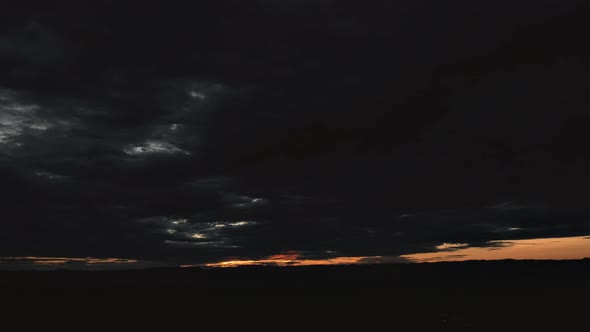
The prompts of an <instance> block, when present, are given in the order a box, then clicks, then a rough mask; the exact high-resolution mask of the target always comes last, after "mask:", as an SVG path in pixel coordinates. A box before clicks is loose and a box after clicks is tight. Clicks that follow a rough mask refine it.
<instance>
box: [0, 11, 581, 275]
mask: <svg viewBox="0 0 590 332" xmlns="http://www.w3.org/2000/svg"><path fill="white" fill-rule="evenodd" d="M25 2H26V4H24V5H23V7H22V8H21V7H14V8H12V9H11V10H9V11H7V12H6V13H3V14H1V15H2V18H3V20H2V25H1V28H0V71H2V72H3V73H4V74H3V75H2V77H0V183H1V184H2V191H1V194H0V195H1V196H0V201H2V205H3V209H2V210H3V216H2V218H1V219H2V222H1V223H0V230H1V231H0V252H2V253H3V255H2V256H7V257H8V256H10V257H16V256H41V257H47V256H60V257H89V256H92V257H121V258H129V259H139V260H149V261H160V262H166V263H175V264H176V263H177V264H192V263H199V262H212V261H216V260H220V259H225V258H227V257H246V258H252V259H256V258H264V257H269V256H272V255H276V254H279V253H281V252H289V251H297V252H299V253H302V255H305V256H306V257H309V258H310V259H311V258H318V259H319V258H330V257H336V256H344V257H368V256H395V255H400V254H408V253H414V252H420V251H429V250H432V249H433V248H436V246H438V245H440V244H441V243H466V244H468V245H482V244H485V243H487V241H490V240H501V239H516V238H531V237H549V236H559V235H582V234H587V233H588V232H589V231H590V224H589V223H588V222H587V219H586V218H587V217H588V215H589V214H590V211H589V210H588V209H587V208H586V206H587V203H588V202H587V198H586V197H588V191H589V190H588V188H590V187H589V186H588V185H589V184H590V182H589V179H590V178H588V176H587V169H588V166H590V162H589V161H590V158H589V157H590V156H589V155H588V153H587V149H586V148H585V146H584V142H586V141H587V140H588V139H590V136H589V134H588V131H587V125H588V124H590V116H589V114H588V110H589V109H590V108H589V107H588V106H589V105H588V104H589V102H588V99H587V96H586V91H585V86H586V78H587V76H588V74H589V72H590V68H589V67H588V62H587V60H586V58H587V56H588V54H587V53H586V51H585V50H584V47H583V42H582V40H583V35H582V33H581V31H585V28H587V26H586V25H588V23H587V20H586V19H585V17H586V16H585V14H587V13H588V8H587V7H588V5H587V4H585V3H583V2H581V1H573V0H572V1H543V2H538V1H525V0H519V1H483V2H481V1H480V2H477V3H474V2H472V1H451V2H444V3H439V2H436V1H426V0H424V1H411V2H410V1H408V2H403V1H402V2H395V3H392V2H389V1H377V2H374V3H371V4H360V2H354V1H329V0H326V1H287V2H285V1H281V2H280V3H278V2H273V1H262V0H261V1H248V2H243V1H229V0H224V1H205V2H202V1H201V2H199V3H198V4H192V5H188V4H178V5H172V4H170V5H158V6H152V5H149V4H143V5H142V6H141V7H140V8H138V7H137V6H131V5H126V4H120V3H118V2H114V1H101V2H95V3H94V4H93V5H84V6H83V5H81V4H77V3H70V2H68V1H58V2H55V4H54V3H52V4H46V3H40V2H39V3H35V2H34V1H25Z"/></svg>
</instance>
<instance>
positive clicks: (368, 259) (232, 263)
mask: <svg viewBox="0 0 590 332" xmlns="http://www.w3.org/2000/svg"><path fill="white" fill-rule="evenodd" d="M383 260H387V257H383V256H358V257H334V258H325V259H306V258H302V257H301V253H299V252H297V251H287V252H284V253H280V254H276V255H271V256H268V257H266V258H262V259H230V260H227V261H223V262H217V263H209V264H203V265H181V267H199V266H201V267H202V266H205V267H216V268H226V267H238V266H317V265H351V264H371V263H376V262H380V261H383Z"/></svg>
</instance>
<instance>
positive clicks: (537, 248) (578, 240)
mask: <svg viewBox="0 0 590 332" xmlns="http://www.w3.org/2000/svg"><path fill="white" fill-rule="evenodd" d="M490 243H491V244H492V245H495V246H491V247H466V246H463V245H457V246H456V247H453V246H452V245H449V244H443V245H441V246H438V247H437V248H439V249H447V250H441V251H436V252H428V253H418V254H410V255H403V256H401V258H404V259H406V260H408V261H410V262H415V263H432V262H459V261H467V260H502V259H536V260H564V259H584V258H590V237H586V236H576V237H562V238H545V239H543V238H540V239H529V240H511V241H491V242H490Z"/></svg>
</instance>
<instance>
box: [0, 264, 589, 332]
mask: <svg viewBox="0 0 590 332" xmlns="http://www.w3.org/2000/svg"><path fill="white" fill-rule="evenodd" d="M588 280H590V260H579V261H512V260H506V261H495V262H486V261H471V262H460V263H436V264H392V265H355V266H314V267H252V266H251V267H240V268H232V269H201V268H182V269H174V268H162V269H149V270H129V271H66V270H57V271H36V272H33V271H18V272H17V271H6V272H2V273H0V285H1V286H0V292H1V293H2V294H3V300H4V301H5V303H10V301H13V302H25V303H39V302H40V301H41V302H42V303H52V302H53V301H66V302H69V303H77V304H80V305H86V304H90V303H99V302H106V304H107V307H110V306H113V305H115V306H119V305H123V306H127V305H128V306H129V307H128V310H134V309H137V308H138V307H137V305H138V304H139V305H140V307H141V306H142V305H146V304H149V305H155V306H158V307H164V308H165V309H162V310H170V309H171V308H174V309H172V311H175V310H177V309H179V310H188V309H187V307H186V306H187V305H189V306H192V305H195V306H203V307H204V308H205V310H208V311H215V310H217V309H215V310H214V309H212V308H218V306H219V305H222V306H224V307H225V306H232V305H234V306H235V305H237V304H241V305H238V306H241V307H242V309H240V311H243V310H246V311H248V310H254V309H252V308H254V307H256V308H267V309H268V308H270V309H272V308H274V309H276V308H278V307H285V306H289V307H290V306H293V305H294V304H295V303H299V302H301V303H303V304H304V305H303V307H302V309H301V310H304V312H306V314H305V315H303V317H300V318H299V319H311V318H310V317H316V316H314V315H317V317H316V318H319V319H320V320H327V319H328V318H327V316H324V315H322V314H319V312H318V311H317V310H337V311H340V312H341V313H344V312H347V313H348V314H355V315H360V316H351V317H349V318H347V319H354V318H353V317H356V319H360V317H363V319H366V318H367V316H366V315H367V314H370V315H371V317H373V316H372V315H373V314H374V315H375V316H374V317H373V318H371V320H369V321H368V322H367V324H374V323H376V322H377V321H380V322H390V323H392V324H393V323H394V322H395V324H403V325H406V324H411V325H416V326H427V327H428V326H433V327H446V328H491V327H493V328H508V327H514V326H516V325H518V326H523V327H532V326H555V327H559V328H563V327H564V326H574V325H576V324H582V323H584V317H585V316H584V315H585V310H586V309H585V306H584V299H586V298H588V295H590V284H589V283H588ZM242 305H245V306H242ZM258 306H261V307H258ZM191 308H192V307H191ZM312 308H314V309H312ZM322 308H323V309H322ZM335 308H336V309H335ZM220 310H221V309H220ZM256 310H258V309H256ZM260 310H263V311H264V309H260ZM342 310H344V311H342ZM164 312H167V311H163V312H162V314H163V315H165V313H164ZM312 312H313V313H312ZM371 313H373V314H371ZM348 314H346V315H345V316H347V317H348ZM310 315H311V316H310ZM342 319H344V318H343V317H340V318H338V319H336V320H335V321H334V322H333V323H335V324H343V323H344V325H346V323H345V321H343V320H342ZM515 324H516V325H515Z"/></svg>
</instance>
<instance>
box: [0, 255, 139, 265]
mask: <svg viewBox="0 0 590 332" xmlns="http://www.w3.org/2000/svg"><path fill="white" fill-rule="evenodd" d="M0 261H13V262H28V263H32V264H34V265H42V266H48V265H64V264H70V263H76V264H87V265H99V264H135V263H138V262H139V261H138V260H135V259H126V258H94V257H42V256H22V257H0Z"/></svg>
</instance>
